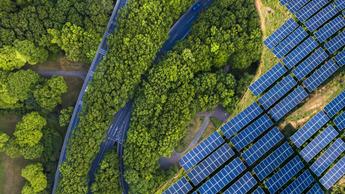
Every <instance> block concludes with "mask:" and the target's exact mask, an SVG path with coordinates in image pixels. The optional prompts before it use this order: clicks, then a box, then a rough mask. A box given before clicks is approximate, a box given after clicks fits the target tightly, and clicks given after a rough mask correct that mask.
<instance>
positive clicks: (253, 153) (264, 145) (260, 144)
mask: <svg viewBox="0 0 345 194" xmlns="http://www.w3.org/2000/svg"><path fill="white" fill-rule="evenodd" d="M283 138H284V135H283V134H282V133H281V132H280V131H279V129H278V128H276V127H274V128H273V129H271V130H270V131H269V132H268V133H267V134H265V135H264V136H263V137H262V138H261V139H259V140H258V141H257V142H256V143H255V144H254V145H253V146H252V147H250V148H248V150H246V151H245V152H244V153H243V154H242V156H243V158H244V160H245V161H246V162H247V164H248V165H252V164H254V162H255V161H257V160H258V159H260V158H261V157H262V156H263V155H264V154H265V153H266V152H268V151H269V150H270V149H272V148H273V147H274V146H275V145H277V144H278V143H279V142H280V141H281V140H282V139H283Z"/></svg>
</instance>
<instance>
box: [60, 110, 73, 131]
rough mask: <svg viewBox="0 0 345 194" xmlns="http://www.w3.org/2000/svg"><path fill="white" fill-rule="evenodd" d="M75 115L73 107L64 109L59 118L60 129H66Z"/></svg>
mask: <svg viewBox="0 0 345 194" xmlns="http://www.w3.org/2000/svg"><path fill="white" fill-rule="evenodd" d="M72 113H73V107H71V106H69V107H67V108H65V109H62V110H61V111H60V116H59V125H60V127H66V126H67V125H68V123H69V121H70V120H71V116H72Z"/></svg>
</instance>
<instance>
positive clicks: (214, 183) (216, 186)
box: [198, 158, 246, 193]
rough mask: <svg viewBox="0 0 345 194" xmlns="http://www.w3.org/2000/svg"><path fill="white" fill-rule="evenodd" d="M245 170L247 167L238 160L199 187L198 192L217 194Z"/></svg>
mask: <svg viewBox="0 0 345 194" xmlns="http://www.w3.org/2000/svg"><path fill="white" fill-rule="evenodd" d="M245 169H246V167H245V166H244V164H243V163H242V162H241V160H240V159H239V158H236V159H234V160H233V161H232V162H230V163H229V164H228V165H226V166H225V167H224V168H223V169H222V170H220V171H219V172H218V173H217V174H215V175H214V176H213V177H211V178H210V179H209V180H207V181H206V182H205V183H204V184H203V185H202V186H201V187H199V190H198V191H199V192H200V193H217V192H219V191H220V190H221V189H222V188H224V187H225V186H226V185H227V184H229V183H230V182H231V181H233V180H234V179H235V178H236V177H237V176H239V175H240V174H241V173H242V172H243V171H244V170H245Z"/></svg>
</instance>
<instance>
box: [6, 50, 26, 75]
mask: <svg viewBox="0 0 345 194" xmlns="http://www.w3.org/2000/svg"><path fill="white" fill-rule="evenodd" d="M25 63H26V61H25V60H23V59H22V58H18V57H17V50H16V49H15V48H14V47H12V46H5V47H3V48H0V69H2V70H5V71H12V70H14V69H19V68H21V67H23V66H24V65H25Z"/></svg>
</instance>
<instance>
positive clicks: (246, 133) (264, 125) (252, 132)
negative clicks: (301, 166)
mask: <svg viewBox="0 0 345 194" xmlns="http://www.w3.org/2000/svg"><path fill="white" fill-rule="evenodd" d="M272 125H273V122H272V120H271V119H270V118H269V117H268V116H267V115H266V114H264V115H262V116H261V117H260V118H258V119H256V120H255V121H254V122H253V123H252V124H250V125H249V126H248V127H246V128H245V129H244V130H243V131H241V132H240V133H239V134H238V135H236V136H235V137H233V138H232V139H231V142H232V143H233V144H234V146H235V148H236V150H237V151H240V150H242V149H243V148H244V147H246V146H247V145H249V144H250V143H252V142H253V141H254V140H255V139H256V138H257V137H259V136H260V135H261V134H262V133H264V132H265V131H266V130H267V129H268V128H270V127H271V126H272Z"/></svg>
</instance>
